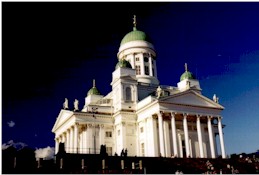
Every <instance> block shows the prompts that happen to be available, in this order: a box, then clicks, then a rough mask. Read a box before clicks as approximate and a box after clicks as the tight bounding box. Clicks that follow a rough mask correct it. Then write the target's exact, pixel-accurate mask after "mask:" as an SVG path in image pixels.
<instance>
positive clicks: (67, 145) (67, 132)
mask: <svg viewBox="0 0 259 175" xmlns="http://www.w3.org/2000/svg"><path fill="white" fill-rule="evenodd" d="M69 140H70V137H69V131H68V130H67V131H66V148H65V149H66V152H68V150H69Z"/></svg>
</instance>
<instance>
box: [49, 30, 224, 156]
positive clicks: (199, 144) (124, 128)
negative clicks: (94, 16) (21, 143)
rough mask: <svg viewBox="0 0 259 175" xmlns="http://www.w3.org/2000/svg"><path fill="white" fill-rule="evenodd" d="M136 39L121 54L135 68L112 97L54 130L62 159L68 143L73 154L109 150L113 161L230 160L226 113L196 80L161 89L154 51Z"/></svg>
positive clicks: (90, 100) (122, 73) (66, 116)
mask: <svg viewBox="0 0 259 175" xmlns="http://www.w3.org/2000/svg"><path fill="white" fill-rule="evenodd" d="M134 32H136V28H134ZM137 32H138V31H137ZM133 34H134V36H135V33H133ZM136 36H137V34H136ZM125 37H126V36H125ZM136 38H137V37H136ZM136 38H133V40H132V41H130V40H129V41H127V42H126V43H123V44H122V45H121V46H120V48H119V52H118V54H117V56H118V59H119V60H120V61H128V62H129V63H130V65H131V67H132V68H130V67H128V66H123V64H122V66H118V67H117V68H116V70H115V71H114V72H113V73H112V82H111V86H112V91H111V92H110V93H109V94H107V95H106V96H103V95H100V94H97V93H89V94H88V96H87V97H86V98H85V106H84V108H83V109H81V110H69V109H67V108H65V109H61V111H60V113H59V115H58V118H57V120H56V122H55V125H54V127H53V129H52V132H53V133H55V141H56V153H57V152H58V145H59V143H60V142H63V143H65V150H66V152H67V153H81V154H95V153H96V154H99V151H100V146H101V145H106V149H107V152H108V154H109V155H114V154H115V153H117V154H120V153H121V151H122V149H124V150H125V149H127V150H128V156H145V157H158V156H163V157H171V156H175V157H193V158H195V157H200V158H216V157H217V156H218V155H222V157H223V158H226V153H225V147H224V138H223V131H222V128H223V126H222V121H221V120H222V116H221V111H222V110H223V109H224V107H223V106H221V105H220V104H218V101H216V100H211V99H209V98H207V97H205V96H203V95H202V93H201V89H200V85H199V81H198V80H196V79H195V78H193V77H188V76H187V77H186V78H184V79H183V80H181V81H180V82H179V83H178V84H177V87H173V86H164V85H160V84H159V80H158V79H157V69H156V52H155V49H154V46H153V45H152V44H151V43H149V42H148V41H146V40H138V39H136ZM126 39H128V38H126ZM161 61H162V58H161ZM186 72H187V67H186ZM181 79H182V78H181ZM93 88H96V87H95V84H94V87H93ZM74 108H75V109H77V107H76V104H75V106H74ZM217 135H218V136H217ZM216 137H219V139H216ZM216 140H219V145H220V150H221V151H220V153H218V152H217V148H216V145H217V144H216Z"/></svg>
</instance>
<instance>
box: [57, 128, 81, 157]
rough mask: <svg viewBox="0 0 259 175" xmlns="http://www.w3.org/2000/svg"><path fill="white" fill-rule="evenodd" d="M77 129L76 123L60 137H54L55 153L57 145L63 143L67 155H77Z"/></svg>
mask: <svg viewBox="0 0 259 175" xmlns="http://www.w3.org/2000/svg"><path fill="white" fill-rule="evenodd" d="M78 128H79V124H78V123H76V124H75V125H73V126H71V127H70V128H68V129H67V131H66V132H64V133H62V134H61V135H60V136H58V137H56V144H55V146H56V147H55V153H57V152H58V149H59V148H58V146H59V143H60V142H62V143H65V151H66V152H68V153H77V152H78V150H77V148H78V141H79V139H78Z"/></svg>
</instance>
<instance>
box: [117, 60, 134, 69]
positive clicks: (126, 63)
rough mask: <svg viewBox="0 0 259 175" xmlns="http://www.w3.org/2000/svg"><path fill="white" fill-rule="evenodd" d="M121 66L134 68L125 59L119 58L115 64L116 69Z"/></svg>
mask: <svg viewBox="0 0 259 175" xmlns="http://www.w3.org/2000/svg"><path fill="white" fill-rule="evenodd" d="M119 67H126V68H131V69H132V67H131V64H130V63H129V62H128V61H127V60H125V59H121V60H119V62H118V63H117V64H116V66H115V69H118V68H119Z"/></svg>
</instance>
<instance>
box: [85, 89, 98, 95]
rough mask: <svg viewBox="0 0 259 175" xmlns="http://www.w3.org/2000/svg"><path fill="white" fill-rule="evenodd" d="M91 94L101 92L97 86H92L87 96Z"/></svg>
mask: <svg viewBox="0 0 259 175" xmlns="http://www.w3.org/2000/svg"><path fill="white" fill-rule="evenodd" d="M89 95H100V92H99V91H98V89H97V88H96V87H92V88H91V89H90V90H89V91H88V92H87V96H89Z"/></svg>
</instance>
